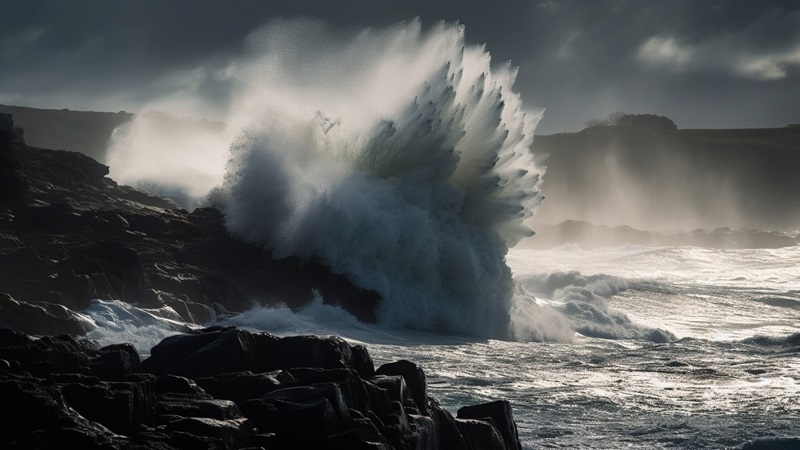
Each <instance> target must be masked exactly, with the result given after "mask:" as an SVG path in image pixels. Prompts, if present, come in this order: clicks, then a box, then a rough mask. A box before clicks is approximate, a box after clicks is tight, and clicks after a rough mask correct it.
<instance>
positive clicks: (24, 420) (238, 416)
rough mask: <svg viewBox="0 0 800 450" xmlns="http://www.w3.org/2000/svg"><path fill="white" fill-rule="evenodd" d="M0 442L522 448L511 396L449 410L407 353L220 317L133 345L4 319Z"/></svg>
mask: <svg viewBox="0 0 800 450" xmlns="http://www.w3.org/2000/svg"><path fill="white" fill-rule="evenodd" d="M0 398H2V399H3V403H2V406H0V447H2V448H40V449H87V448H102V449H162V450H168V449H214V450H217V449H240V448H262V449H298V448H319V449H375V450H379V449H387V450H388V449H398V450H399V449H418V450H428V449H431V450H433V449H453V450H461V449H463V450H473V449H474V450H479V449H481V450H520V449H521V445H520V442H519V438H518V435H517V430H516V425H515V423H514V420H513V417H512V412H511V407H510V405H509V403H508V402H506V401H496V402H492V403H487V404H481V405H474V406H467V407H464V408H461V409H460V410H459V411H458V414H457V417H453V416H452V415H451V414H450V413H449V412H448V411H447V410H445V409H444V408H442V407H441V406H440V405H439V403H438V402H437V401H436V400H435V399H434V398H432V397H430V396H428V393H427V387H426V380H425V373H424V371H423V370H422V368H420V367H419V366H417V365H416V364H414V363H412V362H409V361H404V360H401V361H397V362H393V363H389V364H384V365H382V366H380V367H378V368H377V370H376V369H375V368H374V365H373V362H372V358H371V357H370V355H369V353H368V352H367V350H366V348H365V347H363V346H361V345H351V344H349V343H347V342H346V341H344V340H343V339H341V338H337V337H328V338H322V337H317V336H292V337H284V338H278V337H275V336H273V335H270V334H268V333H250V332H247V331H244V330H240V329H236V328H233V327H213V328H207V329H203V330H199V331H194V332H191V333H186V334H179V335H175V336H171V337H168V338H166V339H164V340H163V341H162V342H161V343H160V344H158V345H156V346H155V347H153V349H152V351H151V356H150V357H149V358H147V359H145V360H144V361H140V359H139V355H138V354H137V353H136V351H135V350H134V348H133V347H132V346H131V345H129V344H118V345H110V346H107V347H102V348H100V347H98V346H97V345H96V344H95V343H93V342H92V341H89V340H86V339H76V338H75V337H72V336H69V335H64V336H58V337H50V336H46V337H41V338H35V337H32V336H28V335H26V334H24V333H21V332H18V331H13V330H10V329H0Z"/></svg>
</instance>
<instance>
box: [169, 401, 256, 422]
mask: <svg viewBox="0 0 800 450" xmlns="http://www.w3.org/2000/svg"><path fill="white" fill-rule="evenodd" d="M156 413H157V414H159V415H175V416H183V417H207V418H210V419H217V420H233V419H241V418H243V416H242V413H241V412H240V411H239V408H238V407H237V406H236V404H235V403H233V402H232V401H230V400H216V399H193V398H174V397H169V396H161V397H160V398H159V400H158V404H157V405H156Z"/></svg>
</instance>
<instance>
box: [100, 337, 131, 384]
mask: <svg viewBox="0 0 800 450" xmlns="http://www.w3.org/2000/svg"><path fill="white" fill-rule="evenodd" d="M99 353H100V354H99V355H98V356H97V357H95V358H94V359H92V361H91V363H90V364H89V368H90V369H91V371H92V374H93V375H95V376H97V377H99V378H101V379H103V380H106V381H122V380H124V379H125V377H127V376H128V375H131V374H134V373H138V372H141V371H142V365H141V362H140V361H139V354H138V353H136V349H135V348H133V346H132V345H131V344H116V345H109V346H107V347H103V348H101V349H100V350H99Z"/></svg>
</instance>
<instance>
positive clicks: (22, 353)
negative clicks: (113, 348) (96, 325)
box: [0, 336, 97, 377]
mask: <svg viewBox="0 0 800 450" xmlns="http://www.w3.org/2000/svg"><path fill="white" fill-rule="evenodd" d="M10 340H11V341H12V342H11V344H13V339H10ZM96 350H97V349H96V348H94V347H93V346H92V345H91V344H89V343H87V342H85V341H77V340H75V339H74V338H73V337H71V336H57V337H51V336H44V337H42V338H40V339H37V340H31V341H30V342H28V343H25V344H23V345H19V346H16V345H8V346H0V358H2V359H6V360H8V361H15V362H17V363H18V364H19V370H22V371H25V372H29V373H31V374H32V375H34V376H40V377H46V376H50V375H52V374H55V373H82V374H86V375H89V374H90V373H91V370H90V369H89V363H90V361H91V359H90V356H89V353H94V352H96Z"/></svg>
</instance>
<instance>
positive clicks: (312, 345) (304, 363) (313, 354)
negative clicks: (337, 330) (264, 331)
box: [278, 336, 353, 369]
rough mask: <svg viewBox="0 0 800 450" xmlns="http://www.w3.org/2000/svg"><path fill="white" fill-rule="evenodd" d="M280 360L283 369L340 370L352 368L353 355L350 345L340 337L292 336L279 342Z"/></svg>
mask: <svg viewBox="0 0 800 450" xmlns="http://www.w3.org/2000/svg"><path fill="white" fill-rule="evenodd" d="M278 358H279V360H280V368H281V369H291V368H294V367H317V368H321V369H338V368H345V367H351V366H352V362H353V353H352V349H351V347H350V344H348V343H347V342H345V341H344V339H342V338H340V337H335V336H331V337H328V338H323V337H319V336H290V337H285V338H283V339H281V340H280V341H279V343H278Z"/></svg>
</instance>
